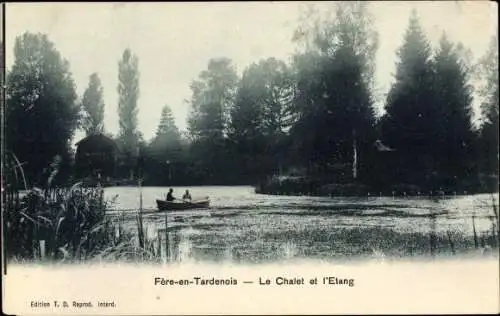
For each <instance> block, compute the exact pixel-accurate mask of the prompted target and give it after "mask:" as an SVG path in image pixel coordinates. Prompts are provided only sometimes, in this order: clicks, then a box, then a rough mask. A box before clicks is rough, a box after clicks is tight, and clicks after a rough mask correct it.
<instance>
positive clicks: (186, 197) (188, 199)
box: [182, 190, 192, 202]
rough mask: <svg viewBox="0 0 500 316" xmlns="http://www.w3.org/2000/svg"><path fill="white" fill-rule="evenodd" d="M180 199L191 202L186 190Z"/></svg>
mask: <svg viewBox="0 0 500 316" xmlns="http://www.w3.org/2000/svg"><path fill="white" fill-rule="evenodd" d="M182 199H183V200H184V201H190V202H191V200H192V198H191V194H190V193H189V190H186V192H184V195H183V196H182Z"/></svg>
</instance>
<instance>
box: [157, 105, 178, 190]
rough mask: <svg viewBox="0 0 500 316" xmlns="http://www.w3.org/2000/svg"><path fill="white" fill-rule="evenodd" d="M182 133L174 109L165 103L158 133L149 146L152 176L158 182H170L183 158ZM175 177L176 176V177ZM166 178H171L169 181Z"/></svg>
mask: <svg viewBox="0 0 500 316" xmlns="http://www.w3.org/2000/svg"><path fill="white" fill-rule="evenodd" d="M182 149H183V148H182V142H181V134H180V132H179V129H178V128H177V125H176V123H175V118H174V116H173V113H172V110H171V108H170V107H169V106H168V105H165V106H164V107H163V109H162V112H161V118H160V123H159V125H158V128H157V130H156V135H155V136H154V138H153V139H152V141H151V143H150V144H149V148H148V158H150V159H151V161H150V164H149V166H148V170H149V174H150V178H151V179H152V180H153V181H154V182H155V183H157V184H167V183H168V184H170V183H171V181H172V176H173V175H174V176H175V174H176V173H175V172H172V171H177V170H176V169H178V168H177V167H178V165H179V164H180V162H182V160H183V158H184V157H183V156H182V153H183V151H182ZM174 178H175V177H174ZM166 180H169V181H168V182H167V181H166Z"/></svg>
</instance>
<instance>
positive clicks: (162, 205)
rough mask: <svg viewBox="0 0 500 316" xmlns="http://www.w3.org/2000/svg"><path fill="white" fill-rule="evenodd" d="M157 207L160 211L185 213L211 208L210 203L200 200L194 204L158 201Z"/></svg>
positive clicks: (193, 202)
mask: <svg viewBox="0 0 500 316" xmlns="http://www.w3.org/2000/svg"><path fill="white" fill-rule="evenodd" d="M156 205H157V206H158V210H159V211H185V210H192V209H201V208H208V207H209V206H210V201H209V200H208V199H206V200H198V201H192V202H187V201H183V202H170V201H164V200H156Z"/></svg>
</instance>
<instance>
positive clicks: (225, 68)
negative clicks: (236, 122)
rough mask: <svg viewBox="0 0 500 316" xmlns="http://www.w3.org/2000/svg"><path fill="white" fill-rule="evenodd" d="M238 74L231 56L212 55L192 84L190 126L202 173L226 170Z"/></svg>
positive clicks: (193, 147)
mask: <svg viewBox="0 0 500 316" xmlns="http://www.w3.org/2000/svg"><path fill="white" fill-rule="evenodd" d="M237 82H238V76H237V74H236V70H235V68H234V67H233V65H232V62H231V60H230V59H228V58H218V59H211V60H210V61H209V62H208V67H207V69H206V70H204V71H202V72H201V73H200V75H199V77H198V79H197V80H194V81H193V83H192V84H191V91H192V97H191V102H190V103H191V113H190V115H189V117H188V129H189V132H190V135H191V138H192V140H193V144H192V151H193V157H196V158H194V159H195V161H196V164H197V166H198V167H197V170H200V177H202V178H205V179H208V178H212V179H215V177H216V175H222V174H224V173H225V172H224V170H227V168H226V167H227V166H225V165H224V162H225V159H224V158H223V157H225V156H226V155H227V152H226V140H227V132H228V120H229V109H230V108H231V106H232V104H233V102H234V96H235V91H236V85H237Z"/></svg>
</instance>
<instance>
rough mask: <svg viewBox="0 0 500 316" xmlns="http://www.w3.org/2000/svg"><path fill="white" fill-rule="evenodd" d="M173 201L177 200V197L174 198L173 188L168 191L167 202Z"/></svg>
mask: <svg viewBox="0 0 500 316" xmlns="http://www.w3.org/2000/svg"><path fill="white" fill-rule="evenodd" d="M173 200H175V197H174V190H173V189H172V188H170V189H169V190H168V193H167V201H168V202H172V201H173Z"/></svg>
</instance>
